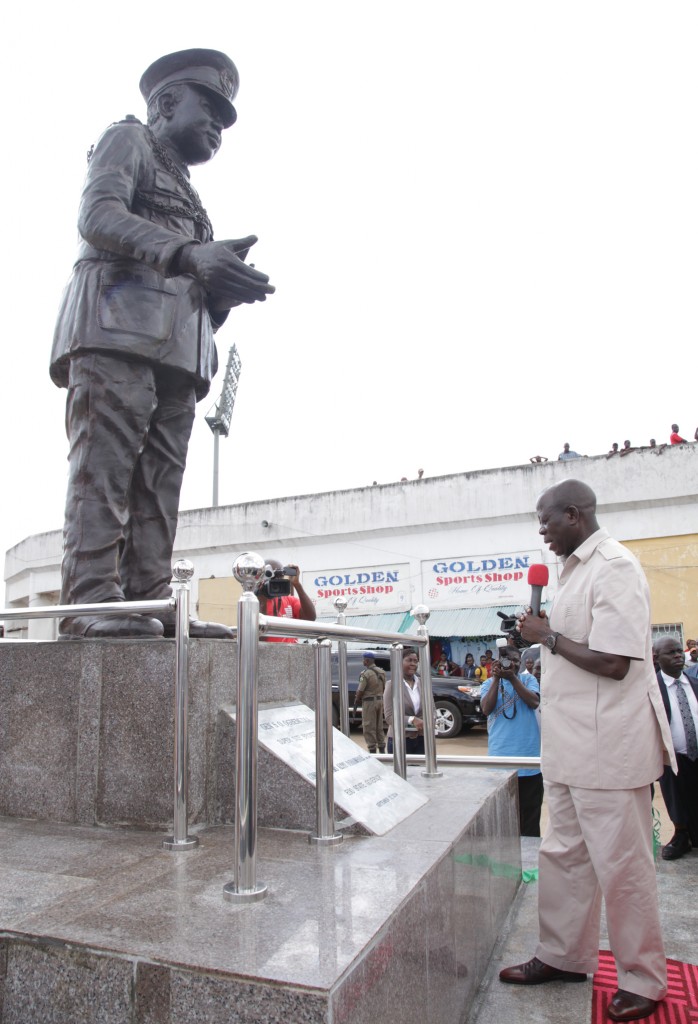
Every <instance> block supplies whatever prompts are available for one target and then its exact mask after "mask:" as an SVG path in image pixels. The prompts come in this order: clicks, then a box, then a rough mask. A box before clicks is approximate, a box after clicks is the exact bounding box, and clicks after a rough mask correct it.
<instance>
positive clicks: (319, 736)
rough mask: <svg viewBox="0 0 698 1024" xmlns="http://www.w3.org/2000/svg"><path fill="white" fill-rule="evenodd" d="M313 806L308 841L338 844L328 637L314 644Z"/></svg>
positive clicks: (340, 837)
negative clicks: (313, 831)
mask: <svg viewBox="0 0 698 1024" xmlns="http://www.w3.org/2000/svg"><path fill="white" fill-rule="evenodd" d="M315 807H316V823H315V824H316V830H317V832H316V834H315V835H310V836H308V841H309V842H311V843H322V844H323V845H325V846H333V845H335V844H337V843H341V842H342V839H343V838H344V837H343V836H342V834H341V833H337V832H335V830H334V757H333V744H332V641H331V640H320V641H319V642H318V643H317V644H316V645H315Z"/></svg>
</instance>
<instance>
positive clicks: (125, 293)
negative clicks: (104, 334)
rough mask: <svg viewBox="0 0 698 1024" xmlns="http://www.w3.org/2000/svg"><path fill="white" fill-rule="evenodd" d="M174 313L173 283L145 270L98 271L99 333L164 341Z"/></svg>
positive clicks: (106, 269)
mask: <svg viewBox="0 0 698 1024" xmlns="http://www.w3.org/2000/svg"><path fill="white" fill-rule="evenodd" d="M176 313H177V287H176V285H175V283H174V281H170V280H168V279H167V278H164V277H162V276H161V275H160V274H158V273H157V272H156V271H154V270H149V269H148V268H145V267H144V268H143V269H138V270H134V268H133V267H132V266H131V267H128V268H126V267H115V266H106V267H103V268H102V269H101V271H100V275H99V293H98V299H97V322H98V324H99V326H100V327H101V328H102V330H104V331H110V332H111V331H113V332H117V333H121V334H128V335H137V336H139V337H142V338H149V339H151V340H152V341H160V342H162V341H167V340H168V339H169V338H170V337H171V336H172V331H173V329H174V325H175V317H176Z"/></svg>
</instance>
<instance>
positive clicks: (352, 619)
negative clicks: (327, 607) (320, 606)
mask: <svg viewBox="0 0 698 1024" xmlns="http://www.w3.org/2000/svg"><path fill="white" fill-rule="evenodd" d="M406 619H409V621H410V622H411V621H412V619H411V617H410V614H409V612H383V614H382V615H347V626H358V628H359V629H375V630H377V631H378V632H381V633H404V632H405V630H404V629H403V628H402V627H403V623H404V622H405V620H406ZM317 621H318V622H336V621H337V618H336V616H334V617H332V618H330V617H329V616H327V615H324V616H322V617H318V620H317Z"/></svg>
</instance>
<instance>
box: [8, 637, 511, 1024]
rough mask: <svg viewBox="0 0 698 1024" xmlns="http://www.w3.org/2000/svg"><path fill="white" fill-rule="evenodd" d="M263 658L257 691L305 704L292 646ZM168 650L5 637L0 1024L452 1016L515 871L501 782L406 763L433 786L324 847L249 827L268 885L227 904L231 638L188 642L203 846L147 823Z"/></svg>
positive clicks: (167, 693) (308, 694) (161, 735)
mask: <svg viewBox="0 0 698 1024" xmlns="http://www.w3.org/2000/svg"><path fill="white" fill-rule="evenodd" d="M146 648H147V649H146ZM8 649H9V650H8ZM260 653H261V655H262V663H261V673H260V675H261V678H262V679H263V680H265V682H264V687H265V690H264V694H261V693H260V697H262V699H264V697H265V696H266V697H267V698H268V699H269V700H276V701H279V700H287V699H298V700H302V701H303V702H304V703H308V704H312V702H313V694H312V689H313V686H312V679H313V675H312V665H313V656H312V652H311V651H310V650H309V649H307V648H305V649H304V648H303V646H302V645H298V647H297V648H296V649H294V648H292V647H291V645H274V648H273V649H272V648H271V647H268V648H264V649H263V650H262V651H261V652H260ZM173 656H174V655H173V649H172V644H170V643H169V642H167V641H155V642H146V643H145V644H141V643H130V642H126V641H122V642H97V643H87V644H79V643H76V644H70V643H68V644H17V645H15V644H12V645H9V644H7V645H3V646H2V648H0V684H1V692H0V743H1V744H2V746H1V748H0V773H1V774H0V801H1V804H2V814H3V815H4V817H3V818H0V1006H1V1007H2V1010H1V1011H0V1022H2V1024H20V1022H21V1024H25V1022H29V1021H32V1022H37V1024H75V1022H80V1024H92V1022H94V1024H126V1022H128V1024H175V1022H177V1024H194V1022H196V1024H223V1022H226V1024H227V1022H232V1021H235V1022H240V1024H252V1022H255V1024H257V1022H264V1024H276V1022H279V1024H281V1022H283V1024H296V1022H298V1024H300V1022H303V1024H316V1022H317V1024H364V1022H368V1021H369V1020H370V1021H374V1020H375V1019H380V1018H381V1017H383V1018H386V1019H387V1018H389V1017H391V1018H392V1017H397V1018H399V1020H400V1022H401V1024H424V1022H425V1021H428V1022H429V1024H461V1022H463V1021H464V1020H465V1019H466V1014H467V1009H468V1006H469V1005H470V1002H471V1000H472V998H473V995H474V992H475V991H476V989H477V986H478V984H479V981H480V979H481V977H482V975H483V973H484V971H485V968H486V964H487V961H488V958H489V955H490V952H491V950H492V948H493V945H494V943H495V941H496V938H497V935H498V932H499V930H500V928H501V926H502V924H503V922H504V920H505V919H506V916H507V912H508V910H509V907H510V905H511V902H512V900H513V897H514V895H515V892H516V889H517V886H518V881H519V878H520V844H519V837H518V817H517V811H516V785H515V783H516V779H515V776H514V775H513V774H509V773H503V772H497V771H486V770H483V769H472V768H455V767H446V768H445V769H444V775H443V778H439V779H425V778H423V776H422V774H421V771H420V769H419V768H409V769H408V779H409V781H410V782H411V784H413V785H414V786H415V787H416V788H417V789H418V790H419V791H420V792H422V793H424V795H426V796H427V797H428V802H427V803H426V804H425V805H424V806H423V807H421V808H420V809H419V810H418V811H416V812H415V813H413V814H411V815H410V816H409V817H407V818H406V819H405V820H404V821H402V822H401V823H400V824H398V825H397V826H396V827H395V828H394V829H392V831H390V832H389V833H388V834H387V835H385V836H382V837H377V836H365V835H347V836H346V837H345V839H344V842H343V843H341V844H340V845H338V846H336V847H322V846H317V845H311V844H309V843H308V841H307V832H305V831H299V830H293V829H290V828H283V829H282V828H270V827H268V828H262V829H261V830H260V833H259V842H258V870H257V875H258V879H259V880H260V881H262V882H264V883H266V884H267V886H268V888H269V894H268V896H267V898H266V899H265V900H263V901H261V902H259V903H253V904H245V905H237V904H231V903H229V902H228V901H226V900H225V899H224V898H223V886H224V885H225V884H226V883H227V882H229V881H231V880H232V877H233V862H234V850H233V835H232V829H231V827H230V826H229V825H222V824H219V825H216V824H214V823H215V822H216V821H219V820H221V817H222V815H221V813H220V803H219V799H220V794H219V791H218V790H217V788H216V787H217V784H218V782H217V779H216V768H215V764H214V762H215V758H216V750H217V746H218V741H219V739H220V722H219V708H220V707H221V706H223V705H225V704H229V703H230V700H231V695H232V694H233V693H234V686H235V681H234V675H235V650H234V645H231V644H226V643H225V642H215V641H200V642H194V643H193V644H192V680H191V690H190V697H191V701H190V745H191V776H192V778H191V783H190V804H191V820H192V825H191V828H192V830H193V831H194V832H195V833H196V834H197V835H198V836H199V838H200V841H201V842H200V846H199V847H198V848H196V849H195V850H192V851H188V852H182V851H179V852H174V853H173V852H167V851H165V850H163V849H162V847H161V843H160V839H161V836H160V835H158V834H154V833H153V831H152V830H153V829H154V828H158V829H160V828H162V831H163V832H164V831H166V830H167V829H166V826H167V824H168V821H169V819H170V818H171V803H172V792H171V787H172V762H171V756H172V737H171V721H172V703H173V698H172V692H173V678H174V672H173V665H172V661H173ZM127 709H130V710H129V713H127ZM217 729H218V730H219V732H218V733H217ZM263 785H264V784H263V781H262V787H261V788H262V792H263ZM217 793H218V795H217ZM261 795H262V793H260V796H261ZM28 819H43V820H28ZM47 819H49V820H47ZM115 822H121V823H123V822H127V823H129V827H115V824H114V823H115ZM134 823H136V824H137V826H138V827H135V826H134ZM98 826H99V827H98Z"/></svg>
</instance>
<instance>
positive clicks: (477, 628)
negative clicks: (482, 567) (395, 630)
mask: <svg viewBox="0 0 698 1024" xmlns="http://www.w3.org/2000/svg"><path fill="white" fill-rule="evenodd" d="M542 607H543V608H546V604H545V602H544V603H543V605H542ZM520 611H521V605H520V604H511V605H497V606H496V607H494V608H449V609H445V608H444V609H439V610H438V611H433V612H432V613H431V615H430V616H429V618H428V620H427V629H428V630H429V636H462V637H464V638H465V639H466V640H475V639H477V638H478V637H485V636H501V633H502V620H501V618H500V617H499V615H497V612H503V613H504V614H505V615H507V616H515V615H518V614H519V612H520ZM416 631H417V623H416V622H415V621H414V619H413V618H412V616H411V615H410V614H409V612H408V613H407V615H406V616H405V621H404V622H403V624H402V627H401V632H403V633H415V632H416Z"/></svg>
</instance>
